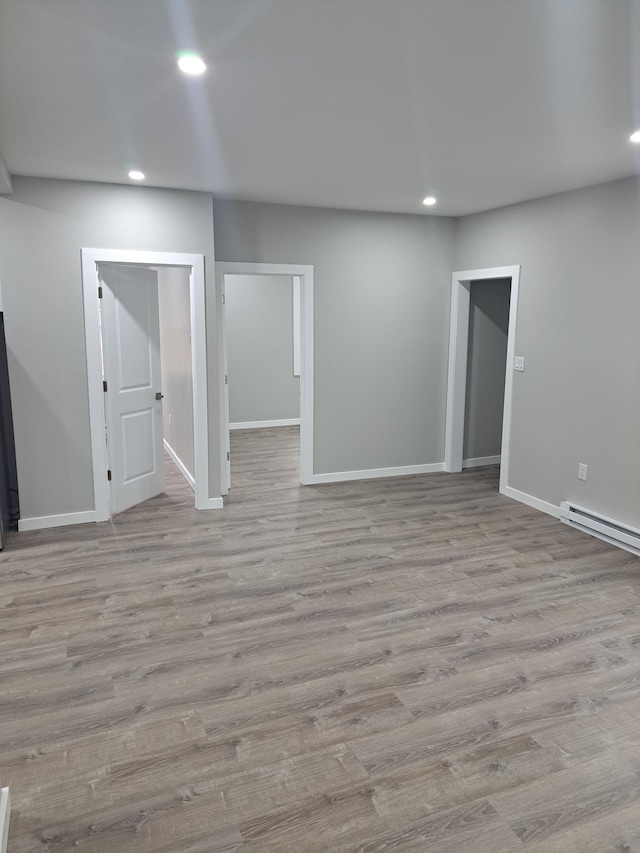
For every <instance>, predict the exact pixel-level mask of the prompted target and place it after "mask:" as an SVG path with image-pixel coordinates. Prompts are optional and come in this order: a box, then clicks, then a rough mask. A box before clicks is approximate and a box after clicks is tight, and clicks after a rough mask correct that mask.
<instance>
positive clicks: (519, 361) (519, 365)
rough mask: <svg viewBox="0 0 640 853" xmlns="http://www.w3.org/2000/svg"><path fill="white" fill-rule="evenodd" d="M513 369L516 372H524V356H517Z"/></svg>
mask: <svg viewBox="0 0 640 853" xmlns="http://www.w3.org/2000/svg"><path fill="white" fill-rule="evenodd" d="M513 367H514V370H520V371H523V370H524V356H522V355H517V356H516V357H515V359H514V364H513Z"/></svg>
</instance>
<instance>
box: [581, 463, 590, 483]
mask: <svg viewBox="0 0 640 853" xmlns="http://www.w3.org/2000/svg"><path fill="white" fill-rule="evenodd" d="M588 470H589V466H588V465H585V464H584V462H581V463H580V464H579V465H578V479H579V480H586V479H587V471H588Z"/></svg>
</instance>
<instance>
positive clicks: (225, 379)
mask: <svg viewBox="0 0 640 853" xmlns="http://www.w3.org/2000/svg"><path fill="white" fill-rule="evenodd" d="M224 384H225V385H228V384H229V377H228V376H227V374H226V373H225V375H224Z"/></svg>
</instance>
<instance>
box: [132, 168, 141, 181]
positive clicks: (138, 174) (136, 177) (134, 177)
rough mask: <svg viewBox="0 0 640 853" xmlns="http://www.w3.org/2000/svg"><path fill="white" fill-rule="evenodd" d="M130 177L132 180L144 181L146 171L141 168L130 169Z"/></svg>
mask: <svg viewBox="0 0 640 853" xmlns="http://www.w3.org/2000/svg"><path fill="white" fill-rule="evenodd" d="M129 177H130V178H131V180H132V181H144V172H141V171H140V169H130V170H129Z"/></svg>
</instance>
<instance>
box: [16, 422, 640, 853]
mask: <svg viewBox="0 0 640 853" xmlns="http://www.w3.org/2000/svg"><path fill="white" fill-rule="evenodd" d="M232 442H233V443H232V476H233V490H232V493H231V495H230V496H229V498H228V499H226V500H225V509H224V510H222V511H218V512H197V511H196V510H195V509H194V508H193V495H192V492H191V491H190V490H189V488H188V486H186V484H185V483H184V481H183V480H182V478H181V477H180V475H179V474H178V473H177V472H175V471H173V472H171V473H170V475H169V478H168V483H167V489H166V493H165V494H163V495H161V496H159V497H158V498H155V499H153V500H151V501H148V502H146V503H145V504H143V505H141V506H139V507H136V508H134V509H132V510H130V511H128V512H126V513H123V514H122V515H120V516H118V517H116V518H114V519H113V520H112V521H111V522H109V523H104V524H99V525H80V526H77V527H69V528H58V529H55V530H49V531H39V532H32V533H22V534H18V535H16V536H14V537H12V538H11V540H10V542H9V547H8V548H7V550H6V551H5V552H3V554H2V555H1V556H0V561H1V563H0V583H1V586H0V785H7V784H8V785H10V787H11V799H12V806H13V808H12V818H11V829H10V835H9V851H10V853H37V851H55V853H58V851H75V852H76V853H128V851H132V853H147V851H148V853H151V851H153V853H214V851H215V853H222V851H225V853H230V851H237V853H325V851H341V852H342V851H344V853H347V851H348V853H352V852H353V853H355V851H359V853H387V851H390V852H392V853H395V851H402V853H404V851H420V853H449V851H450V853H461V851H463V850H469V851H473V853H511V851H520V853H542V851H544V853H572V851H575V852H576V853H578V851H579V853H640V659H639V654H640V560H639V559H638V558H636V557H633V556H632V555H630V554H628V553H626V552H625V551H622V550H619V549H616V548H614V547H611V546H609V545H606V544H604V543H602V542H600V541H599V540H597V539H593V538H591V537H589V536H586V535H584V534H580V533H578V532H576V531H574V530H571V529H569V528H567V527H565V526H563V525H561V524H560V523H559V522H558V521H556V520H555V519H552V518H550V517H548V516H545V515H542V514H540V513H538V512H536V511H534V510H531V509H529V508H527V507H525V506H523V505H521V504H518V503H515V502H513V501H511V500H508V499H507V498H504V497H502V496H501V495H499V494H498V491H497V478H498V477H497V470H496V469H475V470H470V471H466V472H464V473H462V474H459V475H457V474H456V475H451V474H434V475H423V476H415V477H405V478H398V479H388V480H378V481H360V482H357V483H345V484H334V485H326V486H319V487H306V488H302V487H300V486H299V485H298V483H297V430H296V428H285V429H281V430H255V431H240V432H234V433H232Z"/></svg>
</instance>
